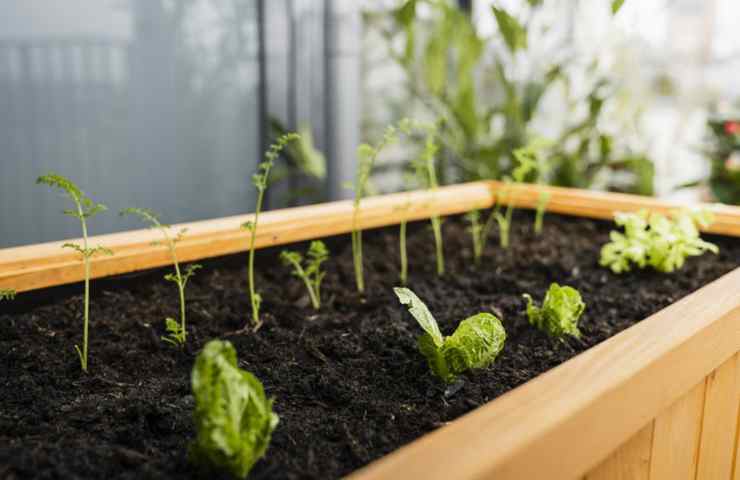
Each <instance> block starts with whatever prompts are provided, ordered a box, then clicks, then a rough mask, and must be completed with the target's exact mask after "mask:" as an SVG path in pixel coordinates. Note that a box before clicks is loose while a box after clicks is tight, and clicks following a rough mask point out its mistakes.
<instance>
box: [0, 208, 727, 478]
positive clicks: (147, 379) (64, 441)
mask: <svg viewBox="0 0 740 480" xmlns="http://www.w3.org/2000/svg"><path fill="white" fill-rule="evenodd" d="M427 225H428V224H427V223H420V224H415V225H413V226H410V233H409V238H408V250H409V269H410V281H409V286H410V287H411V288H412V289H413V290H414V291H415V292H416V293H417V295H419V297H420V298H421V299H422V300H424V301H425V302H426V303H427V305H428V306H429V308H430V310H431V311H432V313H433V314H434V315H435V317H436V318H437V320H438V321H439V322H440V325H441V328H442V331H443V333H445V334H450V333H451V332H452V331H453V330H454V328H455V326H456V325H457V324H458V322H460V321H461V320H463V319H465V318H466V317H468V316H470V315H473V314H475V313H479V312H482V311H489V312H494V313H495V314H496V315H499V316H500V317H502V319H503V323H504V326H505V328H506V332H507V336H508V338H507V341H506V345H505V347H504V350H503V352H502V353H501V355H500V356H499V358H498V359H497V360H496V362H495V364H494V365H492V366H491V367H490V368H488V369H486V370H484V371H478V372H474V373H471V374H468V375H465V376H464V377H463V381H464V383H463V386H462V388H461V389H460V390H459V391H457V392H456V393H454V394H453V395H452V396H449V397H446V396H445V385H443V384H442V383H440V381H438V380H437V379H436V378H435V377H433V376H432V375H431V374H430V373H429V371H428V369H427V367H426V364H425V361H424V358H423V357H422V356H421V355H420V354H419V353H418V351H417V349H416V337H417V336H418V335H419V333H420V332H421V330H420V328H419V326H418V325H417V324H416V322H415V321H414V320H413V319H412V318H411V317H410V316H409V314H408V313H407V312H406V308H404V307H402V306H401V305H400V304H399V303H398V301H397V299H396V298H395V296H394V294H393V292H392V287H393V286H396V285H397V284H398V281H397V278H398V263H399V262H398V229H397V227H394V228H387V229H381V230H377V231H373V232H366V234H365V269H366V285H367V292H366V294H365V295H364V296H363V295H358V294H357V292H356V291H355V288H354V275H353V269H352V252H351V248H350V242H349V237H348V236H346V235H345V236H341V237H336V238H332V239H329V240H328V243H329V247H330V249H331V251H332V257H331V259H330V261H329V262H328V263H327V264H326V269H327V271H328V273H327V276H326V279H325V280H324V284H323V288H322V292H323V297H324V304H323V306H322V309H321V310H320V311H319V312H315V311H314V310H312V309H311V308H310V306H309V302H308V298H307V296H306V293H305V290H304V287H303V285H302V283H301V281H300V280H299V279H297V278H295V277H292V276H291V275H290V273H289V271H288V269H287V268H285V267H283V266H282V265H281V264H280V263H279V261H278V258H277V255H278V253H279V249H271V250H266V251H264V252H260V253H259V255H258V258H259V262H258V270H257V279H258V285H259V290H260V291H261V293H262V296H263V299H264V303H263V307H262V311H263V312H264V320H265V325H264V326H263V327H262V329H261V330H259V331H258V332H257V333H247V334H240V335H234V334H229V332H233V331H236V330H238V329H240V328H241V327H242V326H243V325H244V322H245V321H246V320H248V318H249V312H250V307H249V300H248V297H247V294H246V291H247V283H246V268H245V264H246V255H238V256H234V257H229V258H223V259H218V260H214V261H209V262H205V268H204V269H203V270H200V271H199V272H198V273H197V276H196V277H194V278H193V279H192V280H191V283H190V285H189V286H188V292H187V294H188V304H187V305H188V320H189V328H190V337H189V343H188V345H187V348H185V349H184V350H178V349H176V348H172V347H171V346H168V344H165V343H163V342H162V341H161V340H160V339H159V337H160V336H161V335H162V334H163V324H164V321H163V319H164V318H165V317H166V316H177V313H178V297H177V294H176V289H175V287H174V285H173V284H171V283H169V282H165V281H164V280H162V274H163V272H164V271H163V270H160V271H156V272H148V273H146V274H138V275H130V276H127V277H124V278H117V279H113V280H97V281H95V282H94V283H93V299H92V311H91V343H90V374H88V375H85V374H82V373H81V372H80V368H79V362H78V359H77V355H76V353H75V352H74V350H73V345H74V344H75V343H79V342H80V337H81V330H82V320H81V316H82V296H81V294H80V292H81V288H80V286H74V287H63V288H57V289H52V290H46V291H44V292H40V293H32V294H24V295H21V296H20V297H19V298H18V299H17V300H16V301H15V302H11V303H9V302H5V303H3V304H2V305H1V306H0V308H2V309H3V310H2V313H0V478H3V479H15V478H18V479H21V478H91V479H104V478H105V479H112V478H130V479H133V478H173V479H175V478H177V479H182V478H191V477H197V475H198V474H197V473H196V471H195V470H194V469H193V468H191V467H190V466H189V465H188V463H187V458H186V451H187V445H188V442H189V441H190V439H191V438H192V437H193V424H192V420H191V413H192V409H193V397H192V396H191V393H190V370H191V368H192V365H193V361H194V358H195V355H196V353H197V351H198V349H199V348H201V347H202V346H203V344H204V343H205V342H207V341H208V340H209V339H212V338H217V337H221V338H226V339H228V340H230V341H231V342H232V343H233V344H234V346H235V347H236V349H237V352H238V355H239V364H240V365H241V367H243V368H245V369H247V370H250V371H251V372H253V373H254V374H256V375H257V377H258V378H260V379H261V380H262V382H263V383H264V384H265V387H266V390H267V392H268V395H270V396H272V397H274V398H275V399H276V401H275V410H276V412H277V413H278V414H279V415H280V424H279V426H278V428H277V430H276V431H275V433H274V435H273V440H272V444H271V445H270V448H269V450H268V452H267V455H266V457H265V458H264V459H262V460H261V461H260V462H259V463H258V464H257V465H256V467H255V469H254V470H253V471H252V474H251V476H250V478H317V479H328V478H336V477H339V476H341V475H344V474H348V473H350V472H352V471H353V470H355V469H357V468H359V467H361V466H363V465H365V464H367V463H368V462H370V461H372V460H375V459H377V458H379V457H381V456H382V455H384V454H386V453H388V452H391V451H392V450H394V449H396V448H398V447H400V446H401V445H403V444H405V443H408V442H410V441H412V440H414V439H415V438H417V437H419V436H420V435H423V434H424V433H427V432H429V431H431V430H434V429H435V428H437V427H439V426H440V425H443V424H444V423H445V422H449V421H451V420H453V419H455V418H457V417H459V416H460V415H462V414H464V413H466V412H469V411H470V410H472V409H474V408H476V407H478V406H480V405H482V404H484V403H486V402H488V401H490V400H492V399H494V398H496V397H497V396H499V395H501V394H503V393H504V392H506V391H508V390H510V389H512V388H514V387H516V386H518V385H521V384H522V383H524V382H526V381H528V380H530V379H532V378H534V377H536V376H537V375H539V374H540V373H542V372H545V371H546V370H548V369H550V368H552V367H554V366H556V365H558V364H560V363H562V362H564V361H565V360H568V359H569V358H571V357H573V356H574V355H576V354H578V353H579V352H582V351H583V350H585V349H587V348H589V347H591V346H593V345H595V344H597V343H599V342H601V341H603V340H605V339H607V338H609V337H610V336H612V335H614V334H616V333H617V332H619V331H621V330H623V329H625V328H627V327H629V326H630V325H633V324H634V323H636V322H638V321H640V320H642V319H644V318H646V317H647V316H649V315H650V314H652V313H654V312H656V311H658V310H660V309H661V308H663V307H665V306H667V305H669V304H670V303H672V302H675V301H676V300H678V299H679V298H681V297H683V296H685V295H686V294H688V293H689V292H691V291H693V290H696V289H697V288H699V287H701V286H703V285H705V284H706V283H708V282H709V281H711V280H714V279H716V278H718V277H719V276H721V275H722V274H724V273H726V272H728V271H730V270H732V269H733V268H735V267H736V266H737V265H738V263H740V262H739V260H740V239H729V238H720V237H711V236H708V237H707V238H709V239H710V240H711V241H714V242H716V243H717V244H719V246H720V249H721V253H720V254H719V255H716V256H715V255H712V254H706V255H704V256H702V257H700V258H692V259H690V260H689V261H688V263H687V265H686V266H685V267H684V269H683V270H681V271H680V272H677V273H674V274H669V275H666V274H660V273H656V272H653V271H649V270H645V271H636V272H632V273H628V274H624V275H614V274H612V273H611V272H610V271H608V270H606V269H604V268H600V267H599V266H598V254H599V248H600V246H601V245H602V244H604V243H605V242H606V241H607V240H608V232H609V230H610V229H611V228H612V225H613V224H611V223H607V222H599V221H592V220H584V219H576V218H569V217H560V216H555V215H548V216H547V217H546V222H545V230H544V234H543V235H541V236H535V235H533V234H532V232H531V216H530V215H529V214H525V213H522V214H521V215H519V218H518V219H517V220H516V221H515V223H514V226H513V231H512V246H511V247H510V248H509V249H508V250H503V249H501V248H499V247H498V244H497V240H498V239H497V238H494V237H495V236H494V237H492V238H491V241H490V243H489V245H488V247H487V249H486V251H485V257H484V259H483V262H482V264H481V265H480V266H479V267H475V266H473V264H472V261H471V248H470V237H469V235H468V234H467V232H466V231H465V225H464V223H463V222H462V221H461V220H460V219H458V218H449V219H447V220H446V221H445V223H444V241H445V252H446V262H447V273H446V275H445V276H444V277H443V278H438V277H437V276H436V275H435V273H434V269H435V264H434V256H433V255H434V253H433V252H434V244H433V240H432V234H431V231H430V230H429V228H428V227H427ZM305 247H306V245H305V244H301V245H298V246H295V245H294V246H292V247H291V248H294V249H295V248H299V249H300V250H301V251H303V250H304V249H305ZM554 281H557V282H559V283H561V284H567V285H571V286H574V287H576V288H577V289H578V290H579V291H580V292H581V294H582V295H583V298H584V301H585V302H586V304H587V308H586V312H585V314H584V315H583V317H582V320H581V330H582V332H583V338H582V340H580V341H579V340H575V339H569V340H566V341H563V342H561V341H557V340H552V339H550V338H548V337H547V336H545V335H544V334H543V333H541V332H539V331H537V330H535V329H533V328H532V327H530V326H529V325H528V323H527V320H526V315H525V313H524V306H525V302H524V301H523V299H522V297H521V295H522V293H524V292H528V293H530V294H532V295H533V296H534V297H535V298H537V299H538V300H541V298H542V296H543V295H544V292H545V290H546V289H547V287H548V286H549V284H550V282H554ZM208 478H213V477H212V476H208Z"/></svg>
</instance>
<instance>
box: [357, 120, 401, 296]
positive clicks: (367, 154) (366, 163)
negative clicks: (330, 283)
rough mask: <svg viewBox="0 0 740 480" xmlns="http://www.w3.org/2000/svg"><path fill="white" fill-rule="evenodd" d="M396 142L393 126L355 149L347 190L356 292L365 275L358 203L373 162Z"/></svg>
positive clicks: (361, 284) (373, 164)
mask: <svg viewBox="0 0 740 480" xmlns="http://www.w3.org/2000/svg"><path fill="white" fill-rule="evenodd" d="M397 140H398V129H397V128H396V127H395V126H392V125H390V126H388V127H386V129H385V132H384V133H383V138H381V140H380V141H379V142H378V143H377V144H376V145H375V146H373V145H370V144H367V143H363V144H361V145H360V146H359V147H357V158H358V162H359V164H358V166H357V174H356V175H355V183H354V185H352V186H348V188H350V189H352V190H353V191H354V193H355V198H354V201H353V204H352V205H353V213H352V261H353V265H354V268H355V284H356V285H357V291H358V292H364V291H365V274H364V271H363V265H362V230H361V229H360V227H359V221H360V202H361V201H362V199H363V198H364V197H365V195H366V194H367V191H368V181H369V180H370V175H371V174H372V171H373V167H374V166H375V162H376V161H377V159H378V155H379V154H380V152H381V151H382V150H383V149H384V148H385V147H386V146H388V145H390V144H391V143H394V142H396V141H397Z"/></svg>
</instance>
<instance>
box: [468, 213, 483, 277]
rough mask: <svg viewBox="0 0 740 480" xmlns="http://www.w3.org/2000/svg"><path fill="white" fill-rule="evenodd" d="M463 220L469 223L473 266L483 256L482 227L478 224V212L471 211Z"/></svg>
mask: <svg viewBox="0 0 740 480" xmlns="http://www.w3.org/2000/svg"><path fill="white" fill-rule="evenodd" d="M465 219H466V220H467V221H468V222H470V226H469V227H468V231H469V232H470V236H471V238H472V239H473V259H474V261H475V264H476V265H477V264H479V263H480V259H481V256H482V255H483V244H484V240H483V235H482V234H483V225H481V223H480V212H479V211H478V210H473V211H472V212H468V213H467V214H465Z"/></svg>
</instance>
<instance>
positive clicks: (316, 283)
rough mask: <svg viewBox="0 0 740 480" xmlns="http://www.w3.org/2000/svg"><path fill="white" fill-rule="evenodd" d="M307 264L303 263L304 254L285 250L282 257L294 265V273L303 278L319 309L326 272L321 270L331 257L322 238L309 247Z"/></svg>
mask: <svg viewBox="0 0 740 480" xmlns="http://www.w3.org/2000/svg"><path fill="white" fill-rule="evenodd" d="M306 257H307V258H306V266H305V268H304V267H303V265H302V262H303V256H302V255H301V254H300V253H298V252H293V251H290V250H283V251H282V252H280V259H281V260H282V261H283V263H284V264H285V265H287V266H292V267H293V275H295V276H296V277H298V278H300V279H301V280H303V283H305V284H306V289H307V290H308V296H309V297H310V298H311V305H313V308H314V309H316V310H318V309H319V308H320V307H321V281H322V280H323V279H324V275H326V272H322V271H321V264H322V263H324V262H325V261H326V260H328V259H329V250H328V249H327V248H326V245H325V244H324V242H322V241H321V240H314V241H313V242H311V245H310V246H309V248H308V254H307V255H306Z"/></svg>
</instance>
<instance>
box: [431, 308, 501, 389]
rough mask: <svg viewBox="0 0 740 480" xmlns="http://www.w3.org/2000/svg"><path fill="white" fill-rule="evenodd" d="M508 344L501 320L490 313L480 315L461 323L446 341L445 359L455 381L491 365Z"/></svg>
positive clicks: (443, 352)
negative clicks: (462, 375) (461, 374)
mask: <svg viewBox="0 0 740 480" xmlns="http://www.w3.org/2000/svg"><path fill="white" fill-rule="evenodd" d="M505 341H506V331H505V330H504V327H503V325H501V320H499V319H498V318H496V317H495V316H493V315H491V314H490V313H479V314H477V315H473V316H472V317H470V318H467V319H465V320H463V321H462V322H460V325H458V327H457V329H456V330H455V333H453V334H452V335H450V336H449V337H447V338H446V339H445V343H444V346H443V347H442V355H443V356H444V358H445V361H446V363H447V367H448V370H449V372H450V374H451V375H452V376H453V377H454V376H457V375H458V374H460V373H462V372H465V371H467V370H475V369H480V368H486V367H487V366H489V365H490V364H492V363H493V361H494V360H496V357H497V356H498V354H499V353H500V352H501V350H502V349H503V348H504V342H505Z"/></svg>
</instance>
